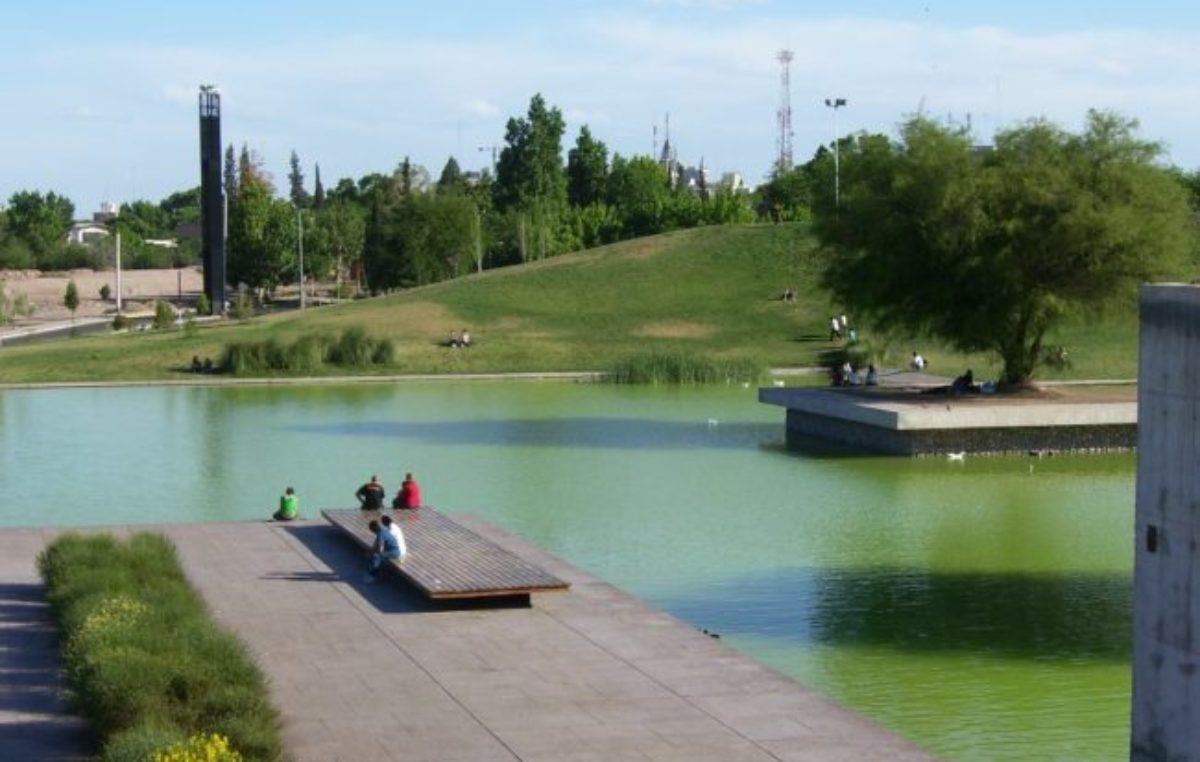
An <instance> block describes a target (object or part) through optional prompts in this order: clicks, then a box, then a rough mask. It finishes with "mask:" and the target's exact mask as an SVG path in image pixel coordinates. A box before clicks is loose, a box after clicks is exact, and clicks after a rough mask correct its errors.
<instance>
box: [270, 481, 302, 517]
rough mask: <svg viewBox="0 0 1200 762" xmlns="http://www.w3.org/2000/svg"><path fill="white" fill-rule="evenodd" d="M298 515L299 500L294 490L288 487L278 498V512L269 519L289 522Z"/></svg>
mask: <svg viewBox="0 0 1200 762" xmlns="http://www.w3.org/2000/svg"><path fill="white" fill-rule="evenodd" d="M299 514H300V498H298V497H296V490H294V489H292V488H291V487H288V488H287V489H285V490H284V491H283V494H282V495H280V496H279V510H277V511H275V515H273V516H272V517H271V518H273V519H275V520H276V521H291V520H292V519H294V518H296V516H298V515H299Z"/></svg>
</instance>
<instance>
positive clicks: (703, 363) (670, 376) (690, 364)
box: [608, 352, 763, 384]
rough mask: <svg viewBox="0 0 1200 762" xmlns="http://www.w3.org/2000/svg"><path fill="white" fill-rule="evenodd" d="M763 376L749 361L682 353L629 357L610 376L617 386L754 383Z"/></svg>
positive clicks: (759, 369) (759, 368) (651, 353)
mask: <svg viewBox="0 0 1200 762" xmlns="http://www.w3.org/2000/svg"><path fill="white" fill-rule="evenodd" d="M762 375H763V369H762V368H761V367H760V366H757V365H755V364H754V363H752V362H750V361H748V360H710V359H707V358H700V357H696V356H694V355H689V354H685V353H680V352H648V353H645V354H639V355H634V356H632V357H628V358H626V359H625V360H623V361H622V362H620V363H618V364H617V365H616V367H614V368H613V369H612V370H611V371H610V372H609V374H608V380H609V381H612V382H613V383H618V384H720V383H734V382H743V381H745V382H754V381H757V380H758V379H760V378H761V377H762Z"/></svg>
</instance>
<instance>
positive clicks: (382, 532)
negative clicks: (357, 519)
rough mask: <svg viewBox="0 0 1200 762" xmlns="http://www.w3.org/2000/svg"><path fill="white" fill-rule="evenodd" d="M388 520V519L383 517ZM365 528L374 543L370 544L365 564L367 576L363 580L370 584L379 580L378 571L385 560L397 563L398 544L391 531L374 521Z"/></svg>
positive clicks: (398, 556)
mask: <svg viewBox="0 0 1200 762" xmlns="http://www.w3.org/2000/svg"><path fill="white" fill-rule="evenodd" d="M384 518H387V519H389V521H390V517H388V516H385V517H384ZM367 528H368V529H370V530H371V534H373V535H375V542H373V543H372V544H371V557H370V560H369V561H368V562H367V576H366V577H365V578H364V579H363V581H364V582H367V583H371V582H374V581H375V580H377V579H378V578H379V569H380V567H382V566H383V562H384V561H385V560H389V561H399V560H401V556H400V543H399V541H398V540H397V539H396V534H395V533H394V532H392V530H391V529H390V528H389V527H387V526H384V525H382V524H380V523H379V522H378V521H375V520H374V519H372V520H371V523H369V524H367Z"/></svg>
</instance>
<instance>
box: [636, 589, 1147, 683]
mask: <svg viewBox="0 0 1200 762" xmlns="http://www.w3.org/2000/svg"><path fill="white" fill-rule="evenodd" d="M722 588H723V590H722V595H721V596H720V597H721V598H722V599H723V601H722V605H721V606H714V605H713V600H712V598H711V591H708V592H706V593H705V594H704V595H696V596H688V597H682V598H674V599H668V600H660V601H656V602H657V603H659V604H660V605H662V606H664V607H665V608H667V609H669V610H670V611H671V612H672V613H674V614H675V615H676V616H679V617H680V618H682V619H685V620H686V621H690V622H694V623H698V624H700V626H703V627H706V628H708V629H711V630H714V631H717V632H721V633H724V634H746V635H755V636H759V637H768V638H774V639H780V640H786V641H791V642H794V643H800V644H804V645H814V644H815V645H837V646H842V647H845V646H856V645H860V646H881V647H884V648H891V649H902V650H906V651H939V652H944V651H956V650H957V651H967V652H971V653H974V654H991V655H995V656H1004V657H1015V658H1027V659H1056V660H1082V661H1095V660H1105V661H1112V662H1121V663H1125V662H1128V660H1129V656H1130V653H1131V644H1132V640H1131V632H1130V626H1131V622H1130V612H1131V611H1132V605H1133V604H1132V600H1133V591H1132V583H1131V579H1130V577H1129V576H1128V575H1122V574H1020V573H939V572H931V571H924V570H897V569H811V568H793V569H783V570H780V571H779V572H778V573H775V574H769V575H758V576H750V577H744V578H741V579H737V580H729V581H727V582H726V583H725V584H723V585H722Z"/></svg>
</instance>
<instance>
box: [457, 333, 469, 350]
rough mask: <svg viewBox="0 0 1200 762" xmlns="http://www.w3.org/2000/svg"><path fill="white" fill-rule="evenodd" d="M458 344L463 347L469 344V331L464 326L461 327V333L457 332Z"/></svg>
mask: <svg viewBox="0 0 1200 762" xmlns="http://www.w3.org/2000/svg"><path fill="white" fill-rule="evenodd" d="M458 344H459V346H461V347H464V348H465V347H469V346H471V332H470V331H468V330H467V329H466V328H464V329H462V333H460V334H459V336H458Z"/></svg>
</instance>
